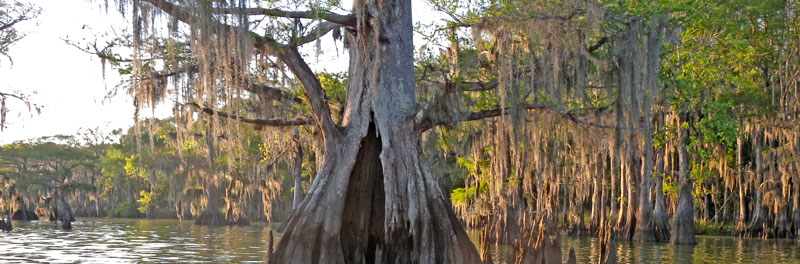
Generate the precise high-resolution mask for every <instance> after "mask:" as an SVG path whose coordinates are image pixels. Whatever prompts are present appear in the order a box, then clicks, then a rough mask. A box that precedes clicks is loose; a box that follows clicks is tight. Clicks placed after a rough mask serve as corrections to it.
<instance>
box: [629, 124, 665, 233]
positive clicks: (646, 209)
mask: <svg viewBox="0 0 800 264" xmlns="http://www.w3.org/2000/svg"><path fill="white" fill-rule="evenodd" d="M647 112H649V111H647ZM645 116H648V115H645ZM648 119H649V118H648ZM649 124H650V122H649V120H648V122H647V123H646V124H645V131H644V132H642V134H643V135H644V160H643V162H642V171H641V178H640V180H639V208H638V210H637V213H636V218H637V220H636V221H637V222H636V232H635V233H634V234H633V240H634V241H639V242H649V241H655V240H656V237H655V234H654V233H653V226H654V224H653V218H652V215H653V205H652V200H651V192H650V187H651V181H650V180H651V179H652V177H653V131H652V130H653V129H652V126H651V125H649ZM658 191H661V190H658Z"/></svg>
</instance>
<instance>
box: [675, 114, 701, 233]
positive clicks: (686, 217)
mask: <svg viewBox="0 0 800 264" xmlns="http://www.w3.org/2000/svg"><path fill="white" fill-rule="evenodd" d="M687 117H688V114H687V113H686V112H681V114H680V123H679V125H678V163H679V164H678V167H679V168H678V205H677V206H676V208H675V216H674V217H673V219H674V221H675V226H674V228H673V229H672V240H671V242H672V243H673V244H696V243H697V242H695V239H694V208H693V203H692V182H691V180H690V179H689V153H688V151H687V149H686V140H687V138H688V130H687V129H685V128H683V127H682V125H681V124H682V123H683V122H685V121H686V120H687Z"/></svg>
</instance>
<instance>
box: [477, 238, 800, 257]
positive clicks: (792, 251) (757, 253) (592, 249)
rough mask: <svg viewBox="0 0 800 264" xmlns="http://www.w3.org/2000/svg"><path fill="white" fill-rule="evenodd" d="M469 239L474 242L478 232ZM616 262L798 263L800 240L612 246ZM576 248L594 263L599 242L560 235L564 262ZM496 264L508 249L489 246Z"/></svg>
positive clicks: (710, 240)
mask: <svg viewBox="0 0 800 264" xmlns="http://www.w3.org/2000/svg"><path fill="white" fill-rule="evenodd" d="M468 233H470V237H472V238H473V241H477V231H471V232H468ZM615 247H616V248H615V250H616V251H615V253H616V256H617V262H619V263H800V241H798V240H789V239H770V240H762V239H751V238H730V237H711V236H697V245H694V246H690V245H675V246H673V245H670V244H669V243H620V242H616V243H615ZM570 248H572V249H575V255H576V257H577V260H578V263H597V259H598V258H599V256H600V242H599V240H598V239H596V238H593V237H571V236H566V235H562V236H561V253H562V256H563V259H564V260H566V259H567V257H568V254H569V250H570ZM490 253H491V256H492V259H493V260H494V262H495V263H514V260H513V256H512V255H511V248H510V247H508V246H502V245H501V246H492V247H491V252H490Z"/></svg>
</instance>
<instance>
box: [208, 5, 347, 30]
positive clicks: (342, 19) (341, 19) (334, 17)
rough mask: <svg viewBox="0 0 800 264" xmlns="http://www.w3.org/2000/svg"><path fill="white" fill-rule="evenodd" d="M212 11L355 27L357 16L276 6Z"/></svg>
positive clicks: (214, 11)
mask: <svg viewBox="0 0 800 264" xmlns="http://www.w3.org/2000/svg"><path fill="white" fill-rule="evenodd" d="M211 12H213V13H215V14H237V15H251V16H257V15H264V16H271V17H284V18H302V19H321V20H325V21H329V22H332V23H336V24H339V25H342V26H348V27H355V26H356V22H357V20H356V16H354V15H352V14H346V15H342V14H337V13H333V12H329V11H286V10H281V9H274V8H259V7H252V8H223V7H219V8H213V9H211Z"/></svg>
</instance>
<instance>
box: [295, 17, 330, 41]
mask: <svg viewBox="0 0 800 264" xmlns="http://www.w3.org/2000/svg"><path fill="white" fill-rule="evenodd" d="M339 26H340V25H339V24H336V23H331V22H322V23H320V24H319V25H317V27H316V28H314V29H312V30H310V31H309V32H308V34H306V35H304V36H302V37H300V38H298V39H297V41H295V43H296V44H295V45H297V46H303V45H305V44H308V43H310V42H312V41H315V40H317V39H319V38H321V37H322V36H325V35H326V34H328V32H331V30H333V29H334V28H337V27H339Z"/></svg>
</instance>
